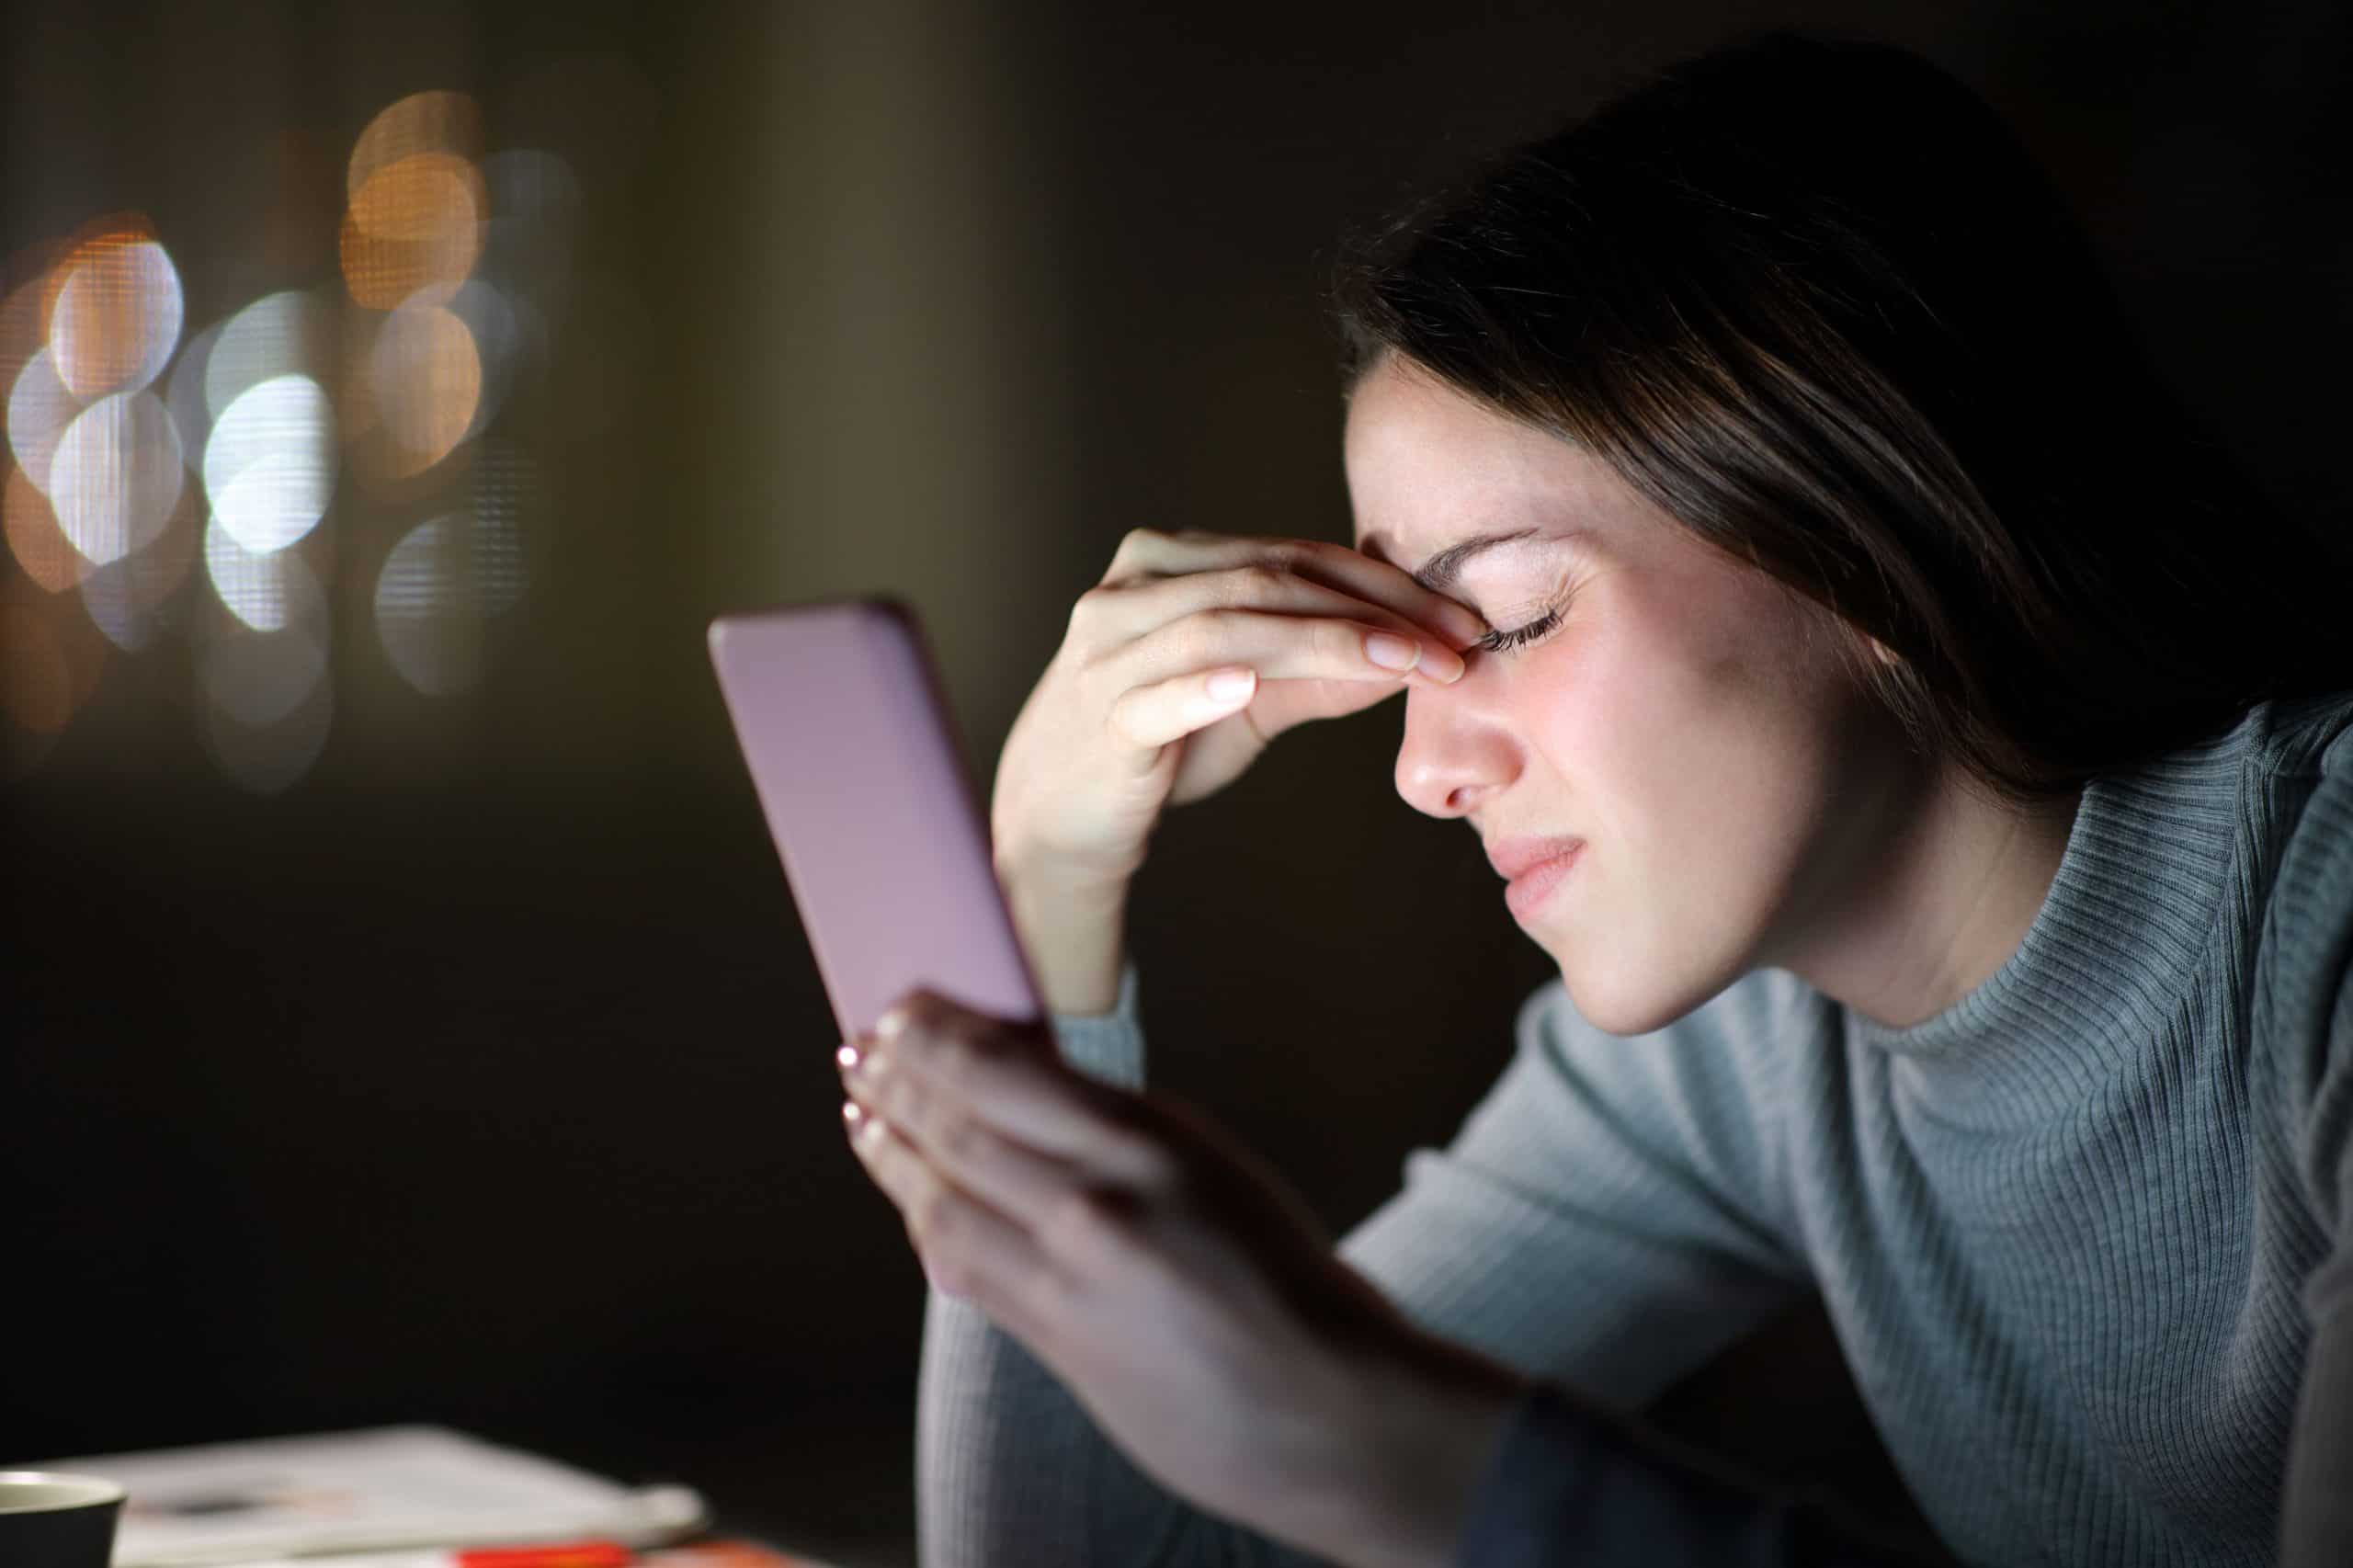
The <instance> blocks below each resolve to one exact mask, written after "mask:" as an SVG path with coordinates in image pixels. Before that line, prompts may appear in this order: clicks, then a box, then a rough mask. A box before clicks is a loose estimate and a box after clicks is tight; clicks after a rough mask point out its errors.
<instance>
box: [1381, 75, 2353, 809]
mask: <svg viewBox="0 0 2353 1568" xmlns="http://www.w3.org/2000/svg"><path fill="white" fill-rule="evenodd" d="M1335 303H1336V307H1337V311H1338V314H1339V318H1340V324H1341V327H1342V332H1343V336H1344V338H1345V342H1346V360H1347V362H1346V365H1345V367H1344V368H1345V369H1346V371H1347V376H1348V379H1349V382H1350V384H1351V385H1353V383H1354V381H1356V379H1358V377H1360V376H1361V375H1362V374H1363V372H1364V371H1365V370H1366V369H1370V366H1371V365H1372V364H1373V363H1374V362H1375V361H1377V360H1378V359H1379V358H1381V356H1382V355H1384V354H1388V353H1396V354H1400V355H1403V356H1404V357H1406V358H1409V359H1411V360H1414V361H1415V362H1417V363H1418V364H1420V365H1421V366H1423V367H1426V368H1427V369H1429V370H1431V371H1434V372H1435V373H1436V374H1437V375H1438V376H1439V377H1441V378H1443V379H1444V380H1445V381H1448V382H1449V383H1451V384H1452V385H1454V386H1455V387H1457V388H1459V389H1461V391H1463V392H1466V393H1468V394H1470V395H1471V396H1473V397H1475V398H1478V399H1480V400H1482V401H1483V402H1484V403H1487V404H1489V405H1490V406H1492V407H1494V408H1495V409H1497V410H1499V411H1500V412H1502V413H1505V414H1506V415H1512V416H1514V417H1517V418H1520V419H1523V420H1527V421H1529V422H1530V423H1533V424H1536V425H1538V426H1543V427H1545V428H1548V429H1550V430H1552V431H1553V432H1555V433H1557V434H1559V435H1561V436H1563V437H1566V438H1568V439H1570V440H1573V441H1575V442H1578V443H1580V444H1582V445H1584V446H1586V447H1587V448H1589V449H1592V450H1593V451H1594V452H1596V453H1597V454H1598V455H1599V456H1600V457H1601V458H1602V459H1603V460H1606V461H1608V463H1609V464H1610V465H1611V466H1612V468H1613V469H1615V470H1616V471H1617V472H1618V473H1620V475H1621V476H1622V477H1623V478H1625V479H1626V480H1627V481H1628V482H1629V483H1631V484H1632V485H1633V486H1634V487H1635V488H1637V489H1638V490H1640V491H1641V492H1643V494H1645V495H1647V496H1648V497H1649V498H1650V499H1651V500H1652V501H1654V503H1656V504H1657V505H1658V506H1661V507H1663V508H1664V509H1665V511H1666V512H1668V513H1669V514H1670V515H1671V516H1673V517H1675V518H1676V519H1677V521H1678V522H1680V523H1681V524H1682V525H1683V526H1685V527H1687V528H1690V529H1692V530H1693V531H1694V532H1696V533H1698V534H1699V535H1700V536H1701V537H1702V538H1703V539H1705V540H1708V541H1709V542H1711V544H1713V545H1715V546H1717V547H1718V548H1720V549H1722V550H1723V551H1727V552H1729V553H1731V554H1732V555H1733V556H1735V557H1737V558H1738V559H1740V560H1743V561H1745V562H1750V563H1751V564H1753V565H1755V566H1756V567H1758V568H1759V569H1761V570H1763V571H1765V572H1768V573H1770V574H1772V575H1773V576H1775V577H1777V578H1779V580H1781V581H1782V582H1783V583H1785V584H1787V585H1789V586H1790V587H1791V588H1793V589H1795V590H1796V591H1797V592H1799V593H1801V594H1802V595H1804V596H1805V597H1808V598H1810V599H1812V600H1813V601H1815V602H1816V603H1818V604H1820V605H1822V606H1823V607H1824V608H1826V609H1827V610H1828V611H1829V612H1831V613H1832V614H1834V615H1835V616H1836V617H1837V618H1838V619H1839V621H1841V622H1843V623H1844V625H1845V626H1846V627H1847V628H1848V629H1849V630H1850V633H1851V634H1852V635H1850V639H1849V642H1850V645H1851V646H1853V647H1857V648H1859V647H1861V646H1862V645H1863V638H1864V637H1869V638H1874V639H1877V640H1878V641H1879V642H1881V643H1882V644H1884V645H1885V647H1886V648H1887V649H1889V650H1891V651H1892V652H1893V653H1894V654H1895V655H1896V657H1895V659H1894V660H1893V661H1885V660H1880V659H1859V661H1858V667H1859V669H1861V670H1862V671H1863V672H1864V674H1865V676H1866V677H1867V678H1868V679H1869V680H1870V682H1871V684H1872V686H1873V688H1874V689H1875V690H1876V691H1877V693H1878V695H1879V696H1880V698H1881V700H1882V701H1883V702H1884V703H1885V704H1886V706H1887V707H1888V709H1889V710H1890V711H1892V712H1893V714H1894V715H1895V716H1896V717H1897V719H1898V720H1899V721H1900V722H1902V723H1903V724H1904V728H1905V730H1906V732H1907V733H1909V734H1910V735H1911V736H1912V738H1913V741H1914V743H1915V746H1916V747H1917V748H1918V749H1919V751H1920V752H1921V754H1922V755H1923V756H1927V757H1928V758H1931V759H1933V760H1938V761H1942V760H1950V761H1953V762H1957V763H1958V764H1960V765H1961V767H1964V768H1965V769H1966V770H1967V771H1968V772H1969V773H1971V774H1972V775H1974V776H1975V777H1976V778H1979V779H1981V780H1982V781H1984V783H1985V784H1986V785H1988V786H1989V787H1991V788H1992V789H1994V790H1996V791H1997V792H1999V793H2000V794H2001V795H2002V796H2004V797H2005V798H2007V799H2010V800H2012V801H2020V802H2024V801H2034V800H2038V799H2042V798H2047V797H2053V796H2058V795H2063V794H2065V793H2068V792H2071V791H2072V790H2074V789H2075V788H2076V787H2077V786H2079V785H2080V784H2081V783H2083V782H2084V781H2085V780H2086V779H2088V778H2092V777H2095V776H2097V775H2099V774H2103V773H2108V772H2112V771H2121V770H2125V769H2129V768H2131V767H2133V766H2136V765H2138V764H2140V763H2142V762H2143V761H2146V760H2149V759H2151V758H2154V757H2156V756H2162V755H2164V754H2165V753H2166V752H2169V751H2173V750H2176V749H2178V748H2179V747H2181V746H2184V745H2187V744H2192V743H2194V742H2196V741H2199V740H2202V739H2205V738H2208V737H2211V735H2213V734H2215V733H2219V732H2221V731H2222V730H2224V729H2227V728H2228V727H2229V726H2230V725H2231V724H2232V723H2234V722H2236V721H2237V720H2238V719H2239V718H2240V717H2241V716H2242V715H2243V714H2244V713H2245V710H2247V709H2248V708H2250V707H2251V706H2253V705H2254V704H2256V703H2257V702H2260V701H2263V700H2264V699H2268V698H2286V697H2291V696H2299V695H2307V694H2315V693H2321V692H2328V691H2335V690H2339V689H2343V688H2346V687H2353V611H2349V610H2348V608H2347V585H2348V582H2349V581H2353V578H2348V575H2347V558H2346V554H2345V551H2344V546H2343V544H2342V543H2341V541H2340V540H2339V539H2338V538H2337V537H2336V535H2335V534H2334V533H2333V532H2332V533H2330V534H2323V533H2320V532H2318V531H2314V530H2311V529H2307V528H2302V527H2300V526H2298V525H2297V524H2296V523H2295V522H2294V521H2293V520H2292V519H2290V518H2288V517H2282V516H2280V515H2279V514H2278V513H2277V512H2275V511H2274V510H2272V509H2270V508H2268V506H2266V504H2265V503H2264V502H2263V500H2262V499H2261V497H2260V496H2259V494H2257V492H2256V488H2255V486H2254V485H2253V484H2252V483H2250V482H2249V481H2248V480H2247V479H2246V478H2245V476H2244V475H2243V474H2242V473H2241V472H2238V471H2237V470H2236V468H2235V467H2234V464H2233V463H2232V461H2231V460H2229V459H2228V458H2227V457H2226V455H2225V454H2224V453H2223V452H2222V450H2221V449H2219V448H2218V447H2217V446H2215V445H2214V444H2213V443H2211V441H2209V440H2207V439H2205V438H2204V437H2202V435H2201V434H2200V432H2199V431H2198V430H2196V429H2195V428H2194V427H2193V426H2191V424H2190V422H2189V421H2188V418H2187V417H2186V415H2184V413H2183V411H2182V410H2181V409H2180V408H2179V406H2178V405H2177V403H2175V402H2174V400H2173V399H2172V398H2171V397H2170V396H2169V395H2168V394H2167V393H2166V392H2165V390H2164V388H2163V387H2162V385H2161V384H2160V383H2159V382H2158V381H2157V379H2156V377H2155V375H2154V372H2153V371H2152V369H2150V367H2149V365H2148V364H2147V362H2146V361H2145V359H2144V358H2143V354H2142V352H2141V350H2140V348H2139V347H2138V345H2137V344H2136V343H2135V342H2134V340H2133V337H2132V335H2131V331H2130V329H2129V327H2128V326H2127V324H2126V322H2125V320H2124V317H2123V315H2122V312H2121V311H2120V308H2119V306H2118V304H2117V301H2116V300H2115V297H2114V295H2113V293H2112V292H2111V290H2110V289H2109V285H2108V283H2107V281H2106V279H2105V278H2103V276H2102V275H2101V273H2100V271H2099V268H2098V267H2097V263H2096V262H2095V260H2094V258H2093V256H2092V255H2091V253H2090V251H2089V249H2088V247H2087V246H2086V244H2085V242H2084V240H2083V239H2082V237H2081V235H2080V234H2079V233H2077V231H2076V229H2075V224H2074V223H2073V222H2072V220H2071V219H2070V217H2069V216H2068V214H2067V212H2066V211H2065V210H2064V208H2063V205H2062V204H2061V202H2060V201H2059V199H2058V198H2057V196H2056V194H2055V193H2054V192H2053V191H2052V188H2051V187H2050V185H2049V184H2048V182H2047V181H2046V180H2045V179H2044V177H2043V176H2042V175H2041V173H2040V171H2039V170H2038V169H2037V168H2036V167H2035V166H2034V165H2033V164H2032V162H2031V161H2030V160H2029V158H2028V157H2027V156H2026V154H2025V153H2024V152H2023V151H2022V150H2021V149H2020V147H2019V146H2018V143H2017V142H2016V141H2015V140H2014V139H2013V138H2012V137H2011V135H2010V134H2009V133H2008V131H2006V128H2005V127H2004V126H2003V125H2002V124H2001V122H2000V120H1999V119H1997V118H1996V117H1995V115H1994V113H1993V112H1992V111H1991V110H1990V109H1989V108H1987V107H1986V106H1985V105H1984V103H1983V102H1981V101H1980V100H1979V99H1978V98H1977V97H1974V96H1973V95H1972V94H1971V93H1970V92H1969V91H1968V90H1967V89H1966V88H1964V87H1962V86H1961V85H1960V84H1959V83H1957V82H1955V81H1954V80H1953V79H1952V78H1951V77H1949V76H1947V75H1946V74H1943V73H1942V72H1940V71H1938V69H1937V68H1935V67H1934V66H1932V65H1929V64H1928V63H1927V62H1924V61H1922V60H1920V59H1918V58H1916V57H1915V56H1912V55H1910V54H1907V53H1904V51H1900V50H1896V49H1893V48H1891V47H1888V46H1884V45H1878V44H1866V43H1849V42H1825V41H1822V40H1811V39H1805V38H1801V37H1797V36H1794V35H1790V34H1787V33H1775V34H1768V35H1766V36H1763V37H1760V38H1756V39H1753V40H1747V41H1745V42H1743V43H1740V44H1737V45H1734V46H1733V47H1730V48H1727V49H1724V50H1721V51H1716V52H1713V53H1711V54H1708V55H1705V56H1702V57H1701V58H1699V59H1698V60H1695V61H1692V62H1688V63H1686V64H1684V65H1681V66H1679V67H1677V68H1675V69H1673V70H1670V71H1668V72H1666V73H1665V74H1662V75H1660V76H1659V77H1657V78H1656V79H1654V80H1653V81H1651V82H1649V83H1647V84H1645V85H1643V86H1641V87H1639V88H1637V89H1636V90H1634V91H1633V92H1631V93H1630V94H1628V95H1627V96H1625V97H1620V99H1618V100H1616V101H1615V102H1613V103H1610V104H1608V105H1607V106H1605V107H1604V108H1601V109H1600V110H1599V111H1597V113H1595V114H1593V115H1591V116H1590V117H1588V118H1586V119H1584V120H1582V121H1580V122H1578V123H1576V124H1574V125H1573V126H1571V127H1570V128H1569V129H1567V130H1565V131H1562V132H1560V133H1559V134H1557V135H1554V136H1552V137H1550V138H1548V139H1546V140H1543V141H1540V142H1533V143H1530V144H1529V145H1526V146H1523V147H1520V148H1518V149H1517V150H1515V151H1513V152H1511V153H1507V154H1506V155H1505V156H1503V157H1501V158H1500V159H1498V160H1496V161H1495V162H1494V163H1492V164H1491V165H1488V166H1486V167H1485V168H1483V169H1482V170H1480V171H1478V172H1477V174H1476V175H1475V176H1473V177H1472V178H1471V179H1470V180H1469V181H1468V182H1467V183H1465V184H1464V185H1462V186H1461V187H1459V188H1456V189H1453V190H1450V191H1448V192H1446V193H1443V194H1442V195H1441V196H1439V197H1438V198H1437V199H1434V200H1432V201H1430V202H1428V203H1426V204H1424V205H1423V206H1421V207H1419V208H1417V209H1415V210H1413V211H1411V212H1409V213H1407V214H1406V215H1404V217H1403V218H1401V219H1399V220H1397V221H1395V222H1392V223H1391V224H1389V225H1388V226H1387V227H1386V228H1385V229H1384V230H1382V231H1381V232H1379V233H1375V234H1373V235H1371V236H1370V238H1368V239H1365V240H1362V241H1360V242H1358V243H1355V244H1351V245H1350V246H1349V247H1348V249H1347V251H1346V252H1345V253H1344V255H1343V257H1342V261H1341V265H1340V268H1339V272H1338V275H1337V277H1336V287H1335Z"/></svg>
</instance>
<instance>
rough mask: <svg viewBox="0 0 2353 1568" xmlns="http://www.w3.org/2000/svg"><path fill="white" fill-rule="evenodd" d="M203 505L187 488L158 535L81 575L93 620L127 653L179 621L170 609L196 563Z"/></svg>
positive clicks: (85, 602) (191, 487)
mask: <svg viewBox="0 0 2353 1568" xmlns="http://www.w3.org/2000/svg"><path fill="white" fill-rule="evenodd" d="M198 516H199V501H198V497H197V494H196V487H195V486H194V485H188V486H187V487H185V488H184V489H183V490H182V491H181V493H180V503H179V505H178V506H176V507H174V508H173V511H172V517H171V520H170V521H169V522H167V523H166V524H165V525H164V531H163V533H162V535H161V536H160V537H158V538H157V539H156V540H154V541H153V543H151V544H149V545H148V546H147V547H146V548H144V549H142V550H140V551H136V552H134V553H132V554H130V555H126V556H124V557H123V558H122V559H121V560H119V561H117V562H113V563H112V564H111V565H107V566H100V567H97V568H96V569H95V570H93V571H92V572H91V573H90V574H89V575H88V576H86V577H85V578H83V579H82V584H81V598H82V608H84V609H85V611H87V612H88V614H89V618H90V623H91V624H92V625H94V626H96V627H97V629H98V631H100V632H101V633H103V634H104V635H105V637H106V640H107V641H108V642H111V643H113V644H114V645H115V646H116V647H118V648H119V649H121V650H122V651H123V652H125V653H138V652H139V651H141V650H142V649H143V648H146V647H147V646H148V645H149V644H151V643H153V642H154V641H155V639H156V637H157V636H158V635H160V634H161V633H162V632H163V631H165V629H166V627H167V626H169V625H171V624H172V623H173V622H174V621H175V619H176V616H175V615H174V614H173V613H172V612H171V610H170V608H168V607H169V606H170V605H171V601H172V597H173V595H174V594H176V593H177V592H178V590H179V586H180V585H181V584H182V583H185V582H186V581H187V580H188V571H189V569H190V568H191V567H192V566H193V565H194V564H195V562H196V554H197V518H198Z"/></svg>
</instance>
